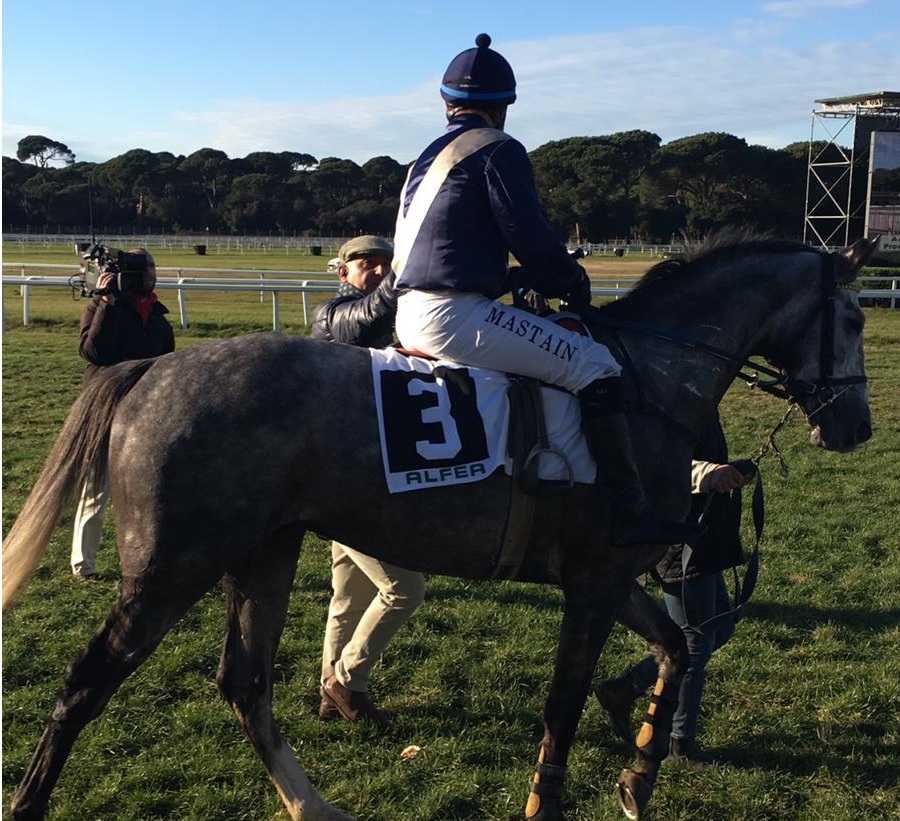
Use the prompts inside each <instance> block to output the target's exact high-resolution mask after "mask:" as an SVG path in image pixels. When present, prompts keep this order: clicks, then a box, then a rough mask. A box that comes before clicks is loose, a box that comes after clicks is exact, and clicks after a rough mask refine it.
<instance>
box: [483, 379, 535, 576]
mask: <svg viewBox="0 0 900 821" xmlns="http://www.w3.org/2000/svg"><path fill="white" fill-rule="evenodd" d="M507 394H508V396H509V439H508V442H507V452H508V453H509V455H510V456H511V457H512V462H513V475H512V483H511V488H510V498H509V512H508V513H507V516H506V530H505V532H504V534H503V544H502V545H501V546H500V555H499V557H498V558H497V564H496V565H495V567H494V571H493V573H491V578H492V579H506V580H511V579H515V578H516V576H517V575H518V574H519V570H520V569H521V567H522V562H523V561H524V560H525V550H526V549H527V547H528V540H529V537H530V536H531V529H532V525H533V524H534V512H535V508H536V507H537V498H536V497H535V496H534V494H533V493H527V492H526V490H525V488H524V487H523V483H524V482H525V481H526V480H527V482H528V484H529V485H533V486H535V487H536V486H537V480H538V460H537V459H536V458H533V457H532V453H533V451H534V449H535V448H536V447H541V446H544V447H549V443H548V442H547V432H546V427H545V425H544V408H543V403H542V401H541V389H540V383H539V382H538V381H537V380H536V379H529V378H527V377H524V376H510V377H509V388H508V391H507Z"/></svg>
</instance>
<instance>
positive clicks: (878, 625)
mask: <svg viewBox="0 0 900 821" xmlns="http://www.w3.org/2000/svg"><path fill="white" fill-rule="evenodd" d="M744 620H745V621H748V622H753V621H756V622H767V621H768V622H772V623H774V624H781V625H784V626H785V627H792V628H797V629H801V630H808V629H809V628H811V627H816V626H817V625H820V624H834V625H836V626H838V627H840V628H842V629H844V630H847V631H849V632H851V633H871V632H872V631H880V630H891V629H893V628H895V627H896V626H897V624H900V609H897V608H893V609H891V610H872V609H867V608H861V607H819V606H817V605H812V604H809V605H798V604H783V603H780V602H774V601H762V600H758V599H753V600H752V601H751V602H750V603H749V604H748V605H747V610H746V615H745V616H744Z"/></svg>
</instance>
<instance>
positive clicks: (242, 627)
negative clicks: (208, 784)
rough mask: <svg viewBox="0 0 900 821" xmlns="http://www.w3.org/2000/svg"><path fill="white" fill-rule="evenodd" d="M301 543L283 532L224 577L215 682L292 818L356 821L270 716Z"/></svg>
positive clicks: (294, 532)
mask: <svg viewBox="0 0 900 821" xmlns="http://www.w3.org/2000/svg"><path fill="white" fill-rule="evenodd" d="M302 540H303V530H302V529H301V528H300V527H286V528H282V529H281V530H279V531H277V532H276V533H274V534H272V535H271V536H269V537H268V539H267V541H266V543H265V544H264V545H262V546H261V547H260V548H259V549H258V550H256V551H254V552H253V554H252V555H251V556H249V557H248V558H247V559H246V560H244V561H243V562H242V563H241V564H240V565H239V566H237V567H234V568H232V569H231V571H230V572H229V573H228V574H227V575H226V576H225V579H224V587H225V594H226V597H227V606H228V615H227V619H228V624H227V628H226V635H225V645H224V647H223V650H222V659H221V662H220V663H219V674H218V684H219V689H220V690H221V692H222V695H223V696H224V697H225V699H226V700H227V701H228V702H229V703H230V704H231V707H232V709H233V710H234V713H235V715H236V716H237V719H238V722H239V723H240V725H241V727H242V728H243V730H244V732H245V733H246V734H247V737H248V738H249V739H250V742H251V743H252V744H253V746H254V748H255V749H256V751H257V753H259V756H260V758H261V759H262V761H263V764H264V765H265V767H266V770H267V771H268V773H269V777H270V778H271V779H272V782H273V783H274V784H275V787H276V789H277V790H278V794H279V795H280V796H281V800H282V801H284V804H285V806H286V807H287V810H288V812H289V813H290V816H291V818H293V819H294V821H353V820H352V819H351V818H350V817H349V816H347V815H345V814H344V813H342V812H340V811H339V810H337V809H336V808H334V807H332V806H331V805H330V804H328V803H327V802H325V801H324V800H323V799H322V798H321V797H320V796H319V795H318V793H317V792H316V790H315V788H314V787H313V785H312V784H311V783H310V781H309V779H308V778H307V776H306V773H305V772H304V771H303V768H302V767H301V766H300V763H299V762H298V761H297V759H296V757H295V756H294V754H293V752H292V751H291V749H290V747H289V746H288V744H287V743H285V740H284V738H283V737H282V735H281V732H280V730H279V729H278V725H277V723H276V722H275V717H274V715H273V714H272V669H273V666H274V662H275V651H276V650H277V648H278V642H279V640H280V638H281V632H282V630H283V629H284V624H285V618H286V615H287V605H288V598H289V596H290V592H291V587H292V586H293V583H294V575H295V573H296V569H297V558H298V556H299V554H300V545H301V542H302Z"/></svg>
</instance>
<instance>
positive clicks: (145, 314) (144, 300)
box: [126, 291, 159, 328]
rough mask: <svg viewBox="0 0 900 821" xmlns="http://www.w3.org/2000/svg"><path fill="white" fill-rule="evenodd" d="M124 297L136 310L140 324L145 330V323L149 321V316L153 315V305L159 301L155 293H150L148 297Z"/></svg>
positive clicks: (128, 295) (132, 295)
mask: <svg viewBox="0 0 900 821" xmlns="http://www.w3.org/2000/svg"><path fill="white" fill-rule="evenodd" d="M126 296H127V297H128V299H129V300H130V301H131V304H132V305H134V307H135V308H136V309H137V312H138V314H140V317H141V322H142V323H143V325H144V327H145V328H146V327H147V323H148V322H149V321H150V314H151V313H153V305H154V304H155V303H156V302H158V301H159V300H158V298H157V296H156V292H155V291H151V292H150V295H149V296H138V295H137V294H126Z"/></svg>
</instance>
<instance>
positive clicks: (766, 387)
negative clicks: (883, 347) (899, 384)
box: [578, 248, 866, 419]
mask: <svg viewBox="0 0 900 821" xmlns="http://www.w3.org/2000/svg"><path fill="white" fill-rule="evenodd" d="M809 251H810V252H811V253H817V254H820V256H821V258H822V268H821V277H820V292H821V309H822V331H821V334H820V341H819V376H818V379H816V380H814V381H813V380H808V379H798V378H796V377H793V376H791V375H790V374H789V373H788V372H787V371H786V370H785V369H784V368H779V369H777V370H775V369H774V368H770V367H768V366H766V365H760V364H759V363H757V362H753V361H752V360H751V359H749V358H747V357H742V356H738V355H737V354H733V353H731V352H729V351H726V350H724V349H723V348H718V347H716V346H715V345H709V344H707V343H706V342H702V341H700V340H699V339H697V338H696V337H694V336H691V335H690V334H684V333H679V332H677V331H671V330H667V329H664V328H658V327H655V326H653V325H647V324H644V323H642V322H633V321H631V320H628V319H620V318H618V317H612V316H608V315H607V314H605V313H603V312H602V311H601V310H600V309H599V308H596V307H594V306H592V305H588V306H586V307H585V308H583V309H581V310H579V311H578V313H579V314H580V315H581V317H582V318H583V319H584V320H585V322H586V323H587V324H588V325H594V326H600V327H604V328H611V329H615V330H623V331H631V332H633V333H638V334H642V335H644V336H650V337H653V338H655V339H662V340H665V341H667V342H671V343H673V344H675V345H679V346H681V347H684V348H690V349H692V350H696V351H701V352H703V353H705V354H708V355H710V356H713V357H716V358H718V359H723V360H726V361H728V362H731V363H734V364H736V365H738V366H739V370H738V372H737V374H736V377H737V378H739V379H742V380H744V381H745V382H746V383H747V384H748V385H750V387H751V388H758V389H759V390H761V391H763V392H764V393H768V394H771V395H772V396H777V397H778V398H779V399H785V400H787V401H788V402H791V403H792V404H796V405H799V406H800V407H802V408H804V410H805V408H806V405H807V404H808V403H809V400H810V399H813V400H815V401H816V402H818V406H817V407H816V408H815V409H814V410H812V411H805V412H806V416H807V418H808V419H811V418H812V417H813V416H814V415H815V414H817V413H820V412H821V411H823V410H824V409H825V408H827V407H828V406H829V405H831V404H832V403H833V402H834V401H835V400H836V399H837V398H838V397H839V396H840V395H841V394H843V393H844V392H846V391H847V390H849V389H850V387H851V386H852V385H859V384H864V383H865V382H866V376H865V374H855V375H853V376H835V375H834V360H835V355H834V334H835V312H836V306H835V299H836V297H837V292H838V291H839V290H843V289H852V290H856V289H857V286H856V285H855V284H853V283H852V282H850V281H848V282H840V281H838V280H837V278H836V277H835V255H834V254H826V253H822V252H820V251H817V250H816V249H812V248H810V249H809ZM744 368H750V369H752V371H753V372H752V373H745V372H744V370H743V369H744ZM760 374H762V375H764V376H766V377H769V378H768V379H762V378H761V377H760Z"/></svg>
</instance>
